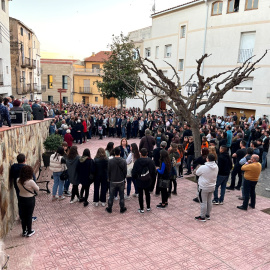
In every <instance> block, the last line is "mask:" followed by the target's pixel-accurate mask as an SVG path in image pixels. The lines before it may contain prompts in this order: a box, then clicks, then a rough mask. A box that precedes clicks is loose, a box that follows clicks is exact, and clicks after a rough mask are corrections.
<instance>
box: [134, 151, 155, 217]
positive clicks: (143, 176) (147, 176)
mask: <svg viewBox="0 0 270 270" xmlns="http://www.w3.org/2000/svg"><path fill="white" fill-rule="evenodd" d="M140 154H141V157H140V158H139V159H137V160H136V161H135V163H134V166H133V170H132V178H133V179H136V183H137V188H138V192H139V204H140V208H139V209H138V212H139V213H141V214H143V213H144V203H143V191H144V193H145V199H146V205H147V211H150V210H151V207H150V201H151V199H150V192H149V190H150V187H151V184H152V182H153V181H155V178H156V168H155V163H154V161H153V160H152V159H150V158H149V157H148V156H147V155H148V151H147V149H146V148H142V149H141V150H140Z"/></svg>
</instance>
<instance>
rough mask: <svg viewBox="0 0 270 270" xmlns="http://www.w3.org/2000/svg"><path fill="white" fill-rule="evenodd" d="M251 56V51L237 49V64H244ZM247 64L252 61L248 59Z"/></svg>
mask: <svg viewBox="0 0 270 270" xmlns="http://www.w3.org/2000/svg"><path fill="white" fill-rule="evenodd" d="M252 55H253V49H239V52H238V63H244V62H245V61H246V60H247V59H248V58H250V57H251V56H252ZM249 62H252V59H250V60H249Z"/></svg>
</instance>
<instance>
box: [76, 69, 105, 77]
mask: <svg viewBox="0 0 270 270" xmlns="http://www.w3.org/2000/svg"><path fill="white" fill-rule="evenodd" d="M103 74H104V73H103V70H101V69H98V68H94V69H91V68H75V69H74V75H92V76H98V75H103Z"/></svg>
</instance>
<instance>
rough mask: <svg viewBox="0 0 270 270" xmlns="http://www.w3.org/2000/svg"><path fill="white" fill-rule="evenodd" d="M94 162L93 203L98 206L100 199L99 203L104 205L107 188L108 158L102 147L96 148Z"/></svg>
mask: <svg viewBox="0 0 270 270" xmlns="http://www.w3.org/2000/svg"><path fill="white" fill-rule="evenodd" d="M94 162H95V166H94V168H95V169H94V204H95V206H98V204H99V201H101V205H102V206H103V207H105V204H106V193H107V189H108V188H107V187H108V183H107V182H108V181H107V180H108V159H107V156H106V153H105V150H104V149H103V148H99V149H98V151H97V154H96V156H95V158H94ZM100 187H101V189H100Z"/></svg>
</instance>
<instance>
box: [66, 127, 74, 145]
mask: <svg viewBox="0 0 270 270" xmlns="http://www.w3.org/2000/svg"><path fill="white" fill-rule="evenodd" d="M73 140H74V139H73V137H72V135H71V134H70V129H68V130H67V133H66V134H65V136H64V141H65V142H67V144H68V148H70V147H71V146H72V143H73Z"/></svg>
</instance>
